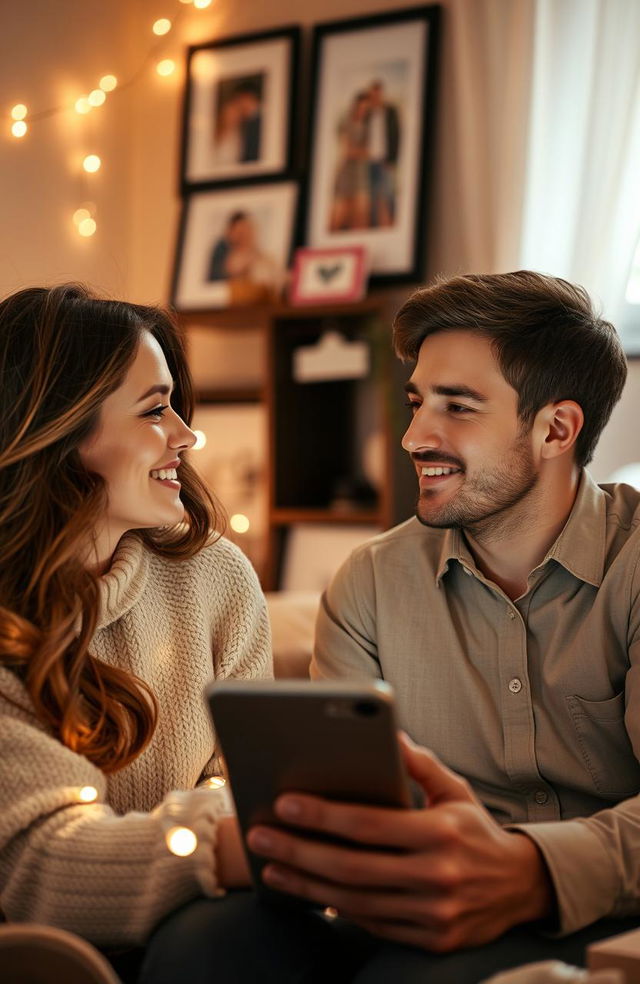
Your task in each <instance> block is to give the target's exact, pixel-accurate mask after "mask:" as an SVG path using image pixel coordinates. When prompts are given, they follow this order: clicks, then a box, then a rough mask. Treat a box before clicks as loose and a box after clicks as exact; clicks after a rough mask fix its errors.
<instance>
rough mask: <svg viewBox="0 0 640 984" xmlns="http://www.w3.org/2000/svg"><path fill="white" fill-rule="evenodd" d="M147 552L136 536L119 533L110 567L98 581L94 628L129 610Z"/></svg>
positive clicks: (141, 585)
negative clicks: (96, 611) (96, 616)
mask: <svg viewBox="0 0 640 984" xmlns="http://www.w3.org/2000/svg"><path fill="white" fill-rule="evenodd" d="M148 574H149V553H148V551H147V550H146V549H145V546H144V544H143V542H142V540H140V538H139V537H137V536H135V534H134V535H131V534H127V535H125V536H123V538H122V539H121V540H120V542H119V544H118V546H117V547H116V552H115V554H114V555H113V560H112V562H111V567H110V568H109V570H108V571H107V573H106V574H103V575H102V577H101V578H100V579H99V581H98V585H99V590H100V611H99V615H98V624H97V626H96V629H104V628H105V627H106V626H107V625H110V624H111V623H112V622H115V621H117V619H119V618H121V617H122V615H125V614H126V612H128V611H130V610H131V609H132V608H133V606H134V605H135V604H136V602H137V601H138V599H139V598H140V596H141V595H142V592H143V591H144V589H145V586H146V583H147V577H148Z"/></svg>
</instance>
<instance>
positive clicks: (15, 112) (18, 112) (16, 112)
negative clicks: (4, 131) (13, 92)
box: [11, 103, 27, 120]
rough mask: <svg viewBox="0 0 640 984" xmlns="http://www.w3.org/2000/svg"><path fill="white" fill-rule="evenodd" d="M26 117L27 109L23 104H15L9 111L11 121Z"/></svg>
mask: <svg viewBox="0 0 640 984" xmlns="http://www.w3.org/2000/svg"><path fill="white" fill-rule="evenodd" d="M26 115H27V107H26V106H25V104H24V103H16V105H15V106H14V107H13V109H12V110H11V119H12V120H23V119H24V118H25V116H26Z"/></svg>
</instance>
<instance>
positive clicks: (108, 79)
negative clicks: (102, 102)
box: [98, 75, 118, 92]
mask: <svg viewBox="0 0 640 984" xmlns="http://www.w3.org/2000/svg"><path fill="white" fill-rule="evenodd" d="M117 84H118V80H117V78H116V77H115V75H103V76H102V78H101V79H100V81H99V82H98V85H99V86H100V88H101V89H102V90H103V92H113V90H114V89H115V87H116V86H117Z"/></svg>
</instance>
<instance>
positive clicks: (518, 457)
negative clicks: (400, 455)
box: [414, 434, 538, 534]
mask: <svg viewBox="0 0 640 984" xmlns="http://www.w3.org/2000/svg"><path fill="white" fill-rule="evenodd" d="M430 457H431V458H433V457H434V453H432V454H431V455H430V454H429V453H426V454H425V456H424V459H423V458H422V456H420V455H414V460H416V461H423V460H424V462H425V464H426V463H427V462H428V459H429V458H430ZM442 460H443V459H442V456H439V457H438V461H439V462H442ZM451 464H452V465H453V466H454V467H459V468H461V469H462V474H463V475H465V474H466V472H465V470H464V463H463V462H461V461H459V460H457V461H454V460H453V459H452V460H451ZM537 481H538V472H537V470H536V467H535V465H534V462H533V456H532V453H531V447H530V443H529V435H528V434H520V436H519V437H517V438H516V440H515V442H514V444H513V447H512V449H511V453H510V454H509V455H508V456H506V457H505V462H504V464H501V465H498V466H496V467H495V468H493V469H491V470H486V471H484V472H482V474H480V475H478V476H476V477H475V478H471V479H466V480H465V481H463V484H462V486H461V487H460V490H459V491H458V492H455V493H454V494H453V495H452V497H451V498H450V499H449V500H448V501H447V502H445V503H444V504H443V505H441V506H435V505H431V498H435V497H436V496H437V494H438V493H437V492H433V493H432V492H430V491H429V490H425V491H422V492H421V493H420V495H419V497H418V502H417V504H416V516H417V518H418V519H419V520H420V522H421V523H422V524H423V525H424V526H433V527H436V528H441V529H444V528H449V529H466V530H469V532H470V533H473V532H477V533H484V534H487V533H489V532H493V531H495V530H497V529H499V528H501V527H502V525H503V524H504V522H505V520H506V517H505V516H503V515H502V514H503V513H505V512H506V511H507V510H509V509H512V508H513V507H514V506H516V505H517V504H518V503H519V502H522V501H523V500H524V499H525V498H526V497H527V496H528V495H529V493H530V492H531V491H532V489H533V488H534V487H535V486H536V484H537Z"/></svg>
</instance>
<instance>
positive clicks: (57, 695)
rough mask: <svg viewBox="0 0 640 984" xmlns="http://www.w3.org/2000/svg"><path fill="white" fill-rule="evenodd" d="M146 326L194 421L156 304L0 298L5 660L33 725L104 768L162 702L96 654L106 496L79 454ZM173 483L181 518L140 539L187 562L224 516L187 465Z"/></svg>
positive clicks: (0, 575) (72, 290)
mask: <svg viewBox="0 0 640 984" xmlns="http://www.w3.org/2000/svg"><path fill="white" fill-rule="evenodd" d="M143 330H147V331H149V332H150V333H151V334H152V335H153V336H154V337H155V338H156V339H157V341H158V342H159V344H160V345H161V347H162V349H163V352H164V354H165V357H166V360H167V364H168V367H169V371H170V372H171V375H172V377H173V380H174V392H173V395H172V405H173V407H174V409H175V410H176V412H177V413H178V414H179V415H180V416H181V417H182V418H183V419H184V420H185V421H186V422H187V423H189V422H190V421H191V417H192V413H193V390H192V386H191V381H190V376H189V372H188V368H187V364H186V358H185V355H184V349H183V346H182V341H181V338H180V334H179V332H178V329H177V328H176V326H175V324H174V323H173V321H172V320H171V318H170V317H169V315H168V314H167V313H166V312H164V311H163V310H161V309H159V308H151V307H143V306H141V305H134V304H127V303H124V302H121V301H111V300H101V299H98V298H96V297H94V296H92V295H91V294H90V293H89V291H88V290H87V289H86V288H84V287H81V286H78V285H75V284H65V285H62V286H59V287H52V288H28V289H26V290H22V291H19V292H18V293H16V294H13V295H12V296H11V297H9V298H7V299H6V300H4V301H3V302H1V303H0V664H2V665H4V666H5V667H8V668H10V669H11V670H12V671H13V672H15V673H16V674H17V675H18V676H19V677H20V679H21V680H22V681H23V683H24V685H25V686H26V689H27V691H28V693H29V696H30V698H31V701H32V703H33V708H34V709H35V713H36V715H37V717H38V719H39V720H40V721H41V722H43V724H45V725H46V726H47V727H48V728H50V729H51V730H52V731H53V733H54V734H55V735H56V736H57V737H58V738H59V739H60V741H62V742H63V743H64V744H65V745H67V746H68V747H69V748H71V749H73V750H74V751H76V752H79V753H80V754H82V755H85V756H86V757H87V758H88V759H89V760H90V761H91V762H93V763H94V764H95V765H97V766H98V767H99V768H100V769H102V770H103V771H104V772H115V771H117V770H118V769H121V768H122V767H123V766H125V765H127V763H129V762H130V761H131V760H132V759H134V758H135V757H136V756H137V755H138V754H139V753H140V752H141V751H142V749H143V748H144V747H145V745H146V744H147V743H148V742H149V740H150V738H151V735H152V734H153V730H154V728H155V724H156V718H157V705H156V701H155V698H154V696H153V694H152V693H151V691H150V689H149V687H148V686H147V684H146V683H145V682H144V681H142V680H140V679H138V678H137V677H134V676H133V675H132V674H130V673H127V672H125V671H124V670H121V669H118V668H116V667H111V666H108V665H106V664H105V663H103V662H101V661H100V660H99V659H97V658H96V657H95V656H93V655H92V654H91V652H90V646H91V640H92V638H93V635H94V633H95V628H96V624H97V618H98V605H99V589H98V580H97V577H96V575H95V574H92V573H91V572H90V571H88V570H87V569H86V568H85V566H84V565H83V557H85V556H86V551H87V545H88V544H90V542H91V539H92V537H93V535H94V531H95V529H96V528H97V526H98V521H99V518H100V517H101V515H102V514H103V511H104V509H105V506H106V501H107V497H106V489H105V485H104V482H103V481H102V479H101V478H100V477H99V476H97V475H94V474H91V473H90V472H88V471H87V470H86V469H85V468H84V467H83V465H82V463H81V461H80V456H79V454H78V450H77V449H78V445H79V444H80V443H81V442H82V441H83V439H85V438H86V437H88V436H89V435H90V434H91V433H92V431H93V430H94V428H95V427H96V425H97V422H98V418H99V414H100V408H101V406H102V403H103V402H104V400H105V398H106V397H107V396H108V395H109V394H110V393H112V392H113V391H114V390H115V389H117V387H118V386H119V385H120V384H121V383H122V382H123V380H124V377H125V375H126V373H127V371H128V369H129V367H130V365H131V363H132V362H133V359H134V358H135V355H136V351H137V347H138V342H139V339H140V333H141V332H142V331H143ZM180 480H181V483H182V492H181V499H182V501H183V503H184V506H185V522H184V523H182V524H180V526H177V527H175V528H171V529H168V530H166V529H165V530H140V531H138V533H137V535H138V536H140V537H141V539H143V541H144V542H145V543H146V544H147V546H148V547H149V548H150V549H151V550H153V551H154V552H156V553H158V554H161V555H162V556H165V557H167V558H170V559H171V558H173V559H178V558H186V557H191V556H193V555H194V554H195V553H196V552H197V551H198V550H199V549H200V548H201V547H202V546H203V545H204V544H205V542H206V541H207V540H208V539H209V537H210V536H211V531H212V530H213V529H216V528H218V520H219V518H220V516H219V513H218V512H217V510H216V506H215V502H214V500H213V498H212V497H211V495H210V494H209V492H208V491H207V489H206V487H205V486H204V484H203V483H202V481H201V480H200V478H199V477H198V475H197V474H196V472H195V471H194V469H193V468H192V467H191V466H190V465H189V463H188V462H186V461H185V462H183V464H182V466H181V468H180Z"/></svg>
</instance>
